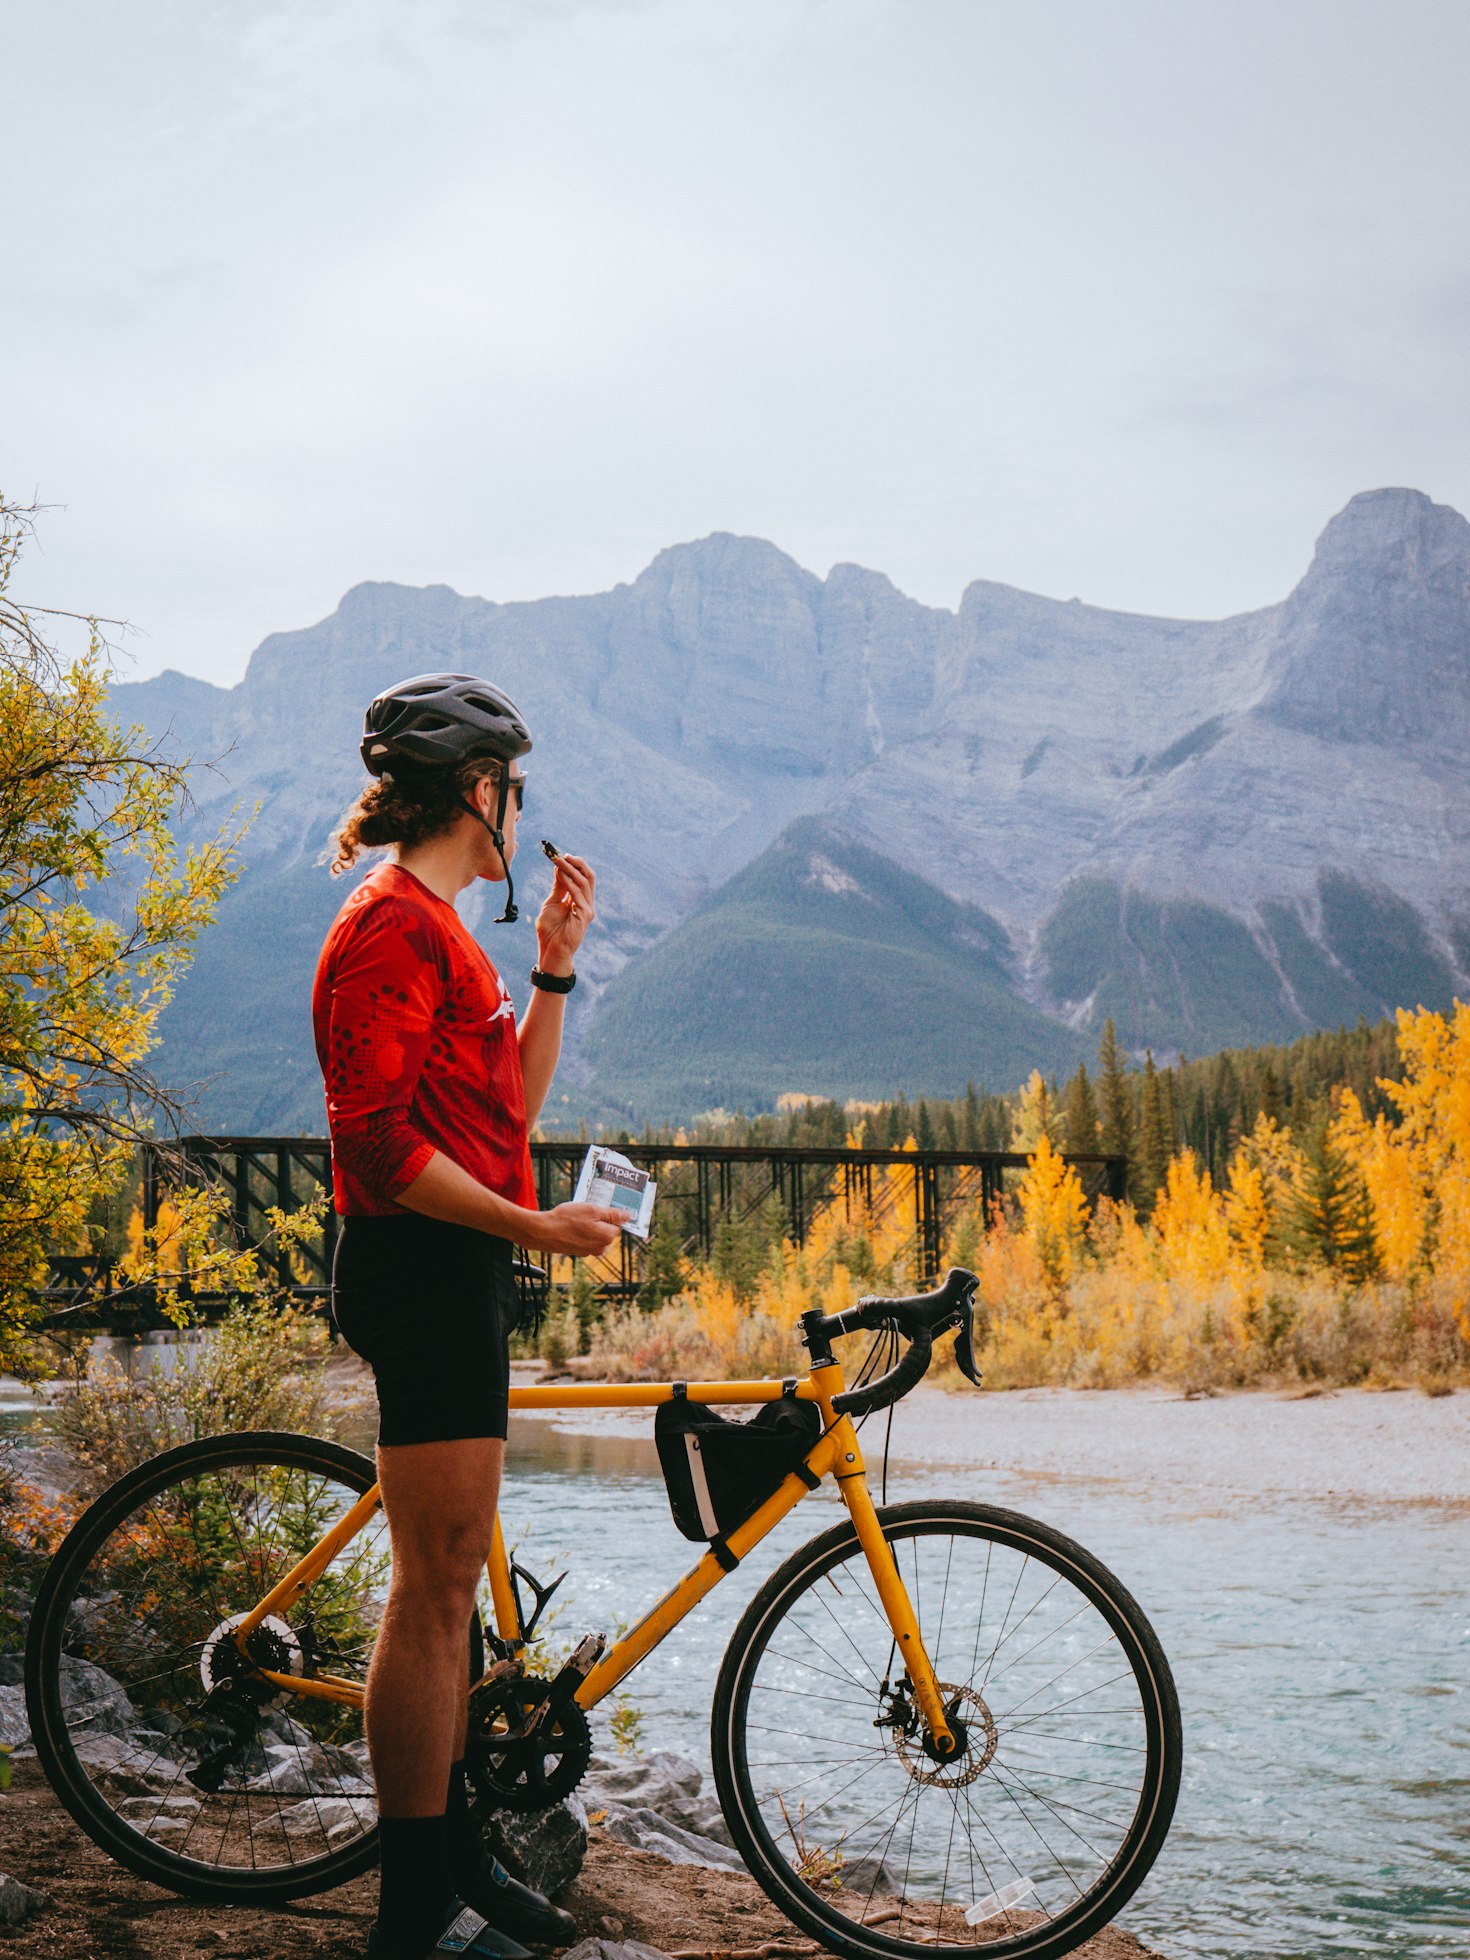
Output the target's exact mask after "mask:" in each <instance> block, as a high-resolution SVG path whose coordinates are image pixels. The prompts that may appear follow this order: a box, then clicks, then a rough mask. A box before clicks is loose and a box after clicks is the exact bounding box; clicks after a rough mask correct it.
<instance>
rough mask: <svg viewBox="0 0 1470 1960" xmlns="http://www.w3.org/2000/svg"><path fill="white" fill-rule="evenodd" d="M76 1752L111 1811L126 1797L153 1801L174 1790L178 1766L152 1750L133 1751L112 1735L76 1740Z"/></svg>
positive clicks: (85, 1737)
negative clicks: (110, 1806) (148, 1798)
mask: <svg viewBox="0 0 1470 1960" xmlns="http://www.w3.org/2000/svg"><path fill="white" fill-rule="evenodd" d="M162 1739H163V1738H162V1737H154V1738H153V1740H155V1741H161V1740H162ZM75 1748H76V1753H77V1760H78V1761H79V1762H80V1763H81V1765H82V1767H83V1768H84V1769H85V1770H86V1772H87V1775H88V1777H89V1778H90V1779H91V1781H92V1782H93V1783H94V1784H95V1785H96V1786H97V1789H98V1790H99V1791H100V1792H101V1794H102V1795H103V1796H104V1797H105V1798H106V1799H107V1801H108V1802H109V1803H110V1804H112V1805H113V1806H114V1808H116V1807H117V1806H119V1805H120V1804H121V1803H122V1802H123V1801H124V1799H126V1798H128V1797H151V1798H155V1799H156V1798H158V1797H161V1796H164V1795H166V1794H168V1793H170V1792H171V1791H173V1790H174V1789H175V1788H176V1787H177V1784H178V1779H179V1766H178V1764H177V1763H176V1762H175V1761H174V1760H173V1758H172V1757H171V1756H161V1755H160V1754H159V1753H158V1751H157V1750H155V1749H149V1748H133V1747H132V1746H131V1745H130V1744H129V1743H127V1742H124V1741H123V1740H122V1739H121V1737H119V1736H115V1735H86V1734H83V1735H81V1736H79V1737H78V1738H77V1739H76V1743H75Z"/></svg>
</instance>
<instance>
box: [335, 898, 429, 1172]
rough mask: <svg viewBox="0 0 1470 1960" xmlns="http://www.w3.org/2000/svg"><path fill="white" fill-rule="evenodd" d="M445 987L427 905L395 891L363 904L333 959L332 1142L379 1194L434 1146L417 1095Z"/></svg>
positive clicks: (348, 1167) (347, 1165)
mask: <svg viewBox="0 0 1470 1960" xmlns="http://www.w3.org/2000/svg"><path fill="white" fill-rule="evenodd" d="M443 991H444V967H443V958H442V949H441V948H440V947H439V946H437V945H436V944H435V943H434V935H433V932H432V929H431V927H430V926H429V923H428V921H427V920H426V919H425V918H424V916H423V914H422V913H421V912H419V911H418V910H417V909H416V908H415V907H412V906H409V905H404V904H401V903H398V902H395V901H393V900H381V901H379V902H378V903H377V904H374V905H369V906H365V907H364V908H363V910H362V912H361V913H360V914H359V916H358V918H357V919H356V920H355V922H354V925H353V929H352V931H351V932H350V933H349V934H347V935H346V937H345V940H344V943H343V944H342V946H341V947H340V948H339V950H338V955H337V959H336V961H335V964H334V969H333V973H332V977H331V1002H330V1009H329V1019H328V1028H327V1050H326V1055H325V1057H324V1069H325V1074H326V1089H327V1116H328V1121H329V1123H330V1127H331V1132H332V1148H333V1151H334V1153H335V1155H336V1156H337V1158H338V1159H339V1160H340V1162H341V1164H342V1167H343V1169H344V1170H345V1171H346V1172H347V1173H348V1174H349V1176H350V1177H351V1178H352V1179H353V1180H354V1181H355V1182H356V1183H358V1184H359V1185H362V1186H364V1187H365V1188H366V1189H367V1190H368V1191H370V1192H372V1193H373V1194H374V1195H375V1196H378V1197H381V1198H387V1199H392V1198H396V1197H397V1195H398V1193H399V1192H400V1191H402V1190H405V1189H406V1188H407V1186H409V1185H410V1184H412V1183H413V1181H414V1179H415V1178H416V1177H417V1176H418V1175H419V1173H420V1172H421V1171H422V1170H423V1169H424V1166H425V1165H426V1164H427V1163H428V1161H429V1159H430V1158H431V1157H432V1156H433V1155H434V1149H435V1146H434V1145H433V1144H432V1143H431V1142H430V1141H429V1139H428V1138H427V1137H426V1136H425V1135H424V1133H423V1131H422V1130H420V1129H419V1128H418V1127H417V1126H416V1124H415V1122H414V1119H413V1100H414V1092H415V1090H416V1089H417V1087H418V1082H419V1077H420V1075H421V1074H422V1072H423V1067H424V1062H425V1059H426V1057H427V1055H428V1052H429V1043H430V1040H431V1039H432V1032H433V1024H434V1016H435V1013H436V1011H437V1009H438V1007H439V1003H440V1000H441V998H442V996H443Z"/></svg>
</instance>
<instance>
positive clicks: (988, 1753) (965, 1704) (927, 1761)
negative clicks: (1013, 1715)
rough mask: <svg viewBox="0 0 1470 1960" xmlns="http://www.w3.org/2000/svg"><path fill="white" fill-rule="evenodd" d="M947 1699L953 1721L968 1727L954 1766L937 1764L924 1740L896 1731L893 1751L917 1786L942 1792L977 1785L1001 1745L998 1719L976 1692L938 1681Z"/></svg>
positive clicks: (946, 1707) (946, 1711)
mask: <svg viewBox="0 0 1470 1960" xmlns="http://www.w3.org/2000/svg"><path fill="white" fill-rule="evenodd" d="M935 1686H936V1687H937V1688H938V1689H939V1692H940V1694H941V1695H943V1697H944V1712H945V1714H946V1716H948V1717H949V1719H950V1720H951V1721H953V1720H954V1719H955V1718H956V1717H959V1718H960V1719H961V1720H962V1721H963V1723H964V1727H965V1745H964V1747H963V1749H962V1750H961V1751H960V1753H959V1755H957V1756H956V1757H955V1759H954V1761H953V1762H950V1763H937V1762H935V1760H934V1759H933V1757H932V1756H930V1755H928V1754H927V1753H926V1752H925V1749H924V1746H923V1741H922V1737H921V1736H908V1735H905V1734H904V1733H903V1731H902V1730H901V1729H897V1728H895V1729H894V1730H893V1731H892V1734H893V1747H894V1749H895V1751H896V1752H897V1754H898V1759H899V1761H900V1762H901V1763H902V1764H903V1766H904V1768H905V1769H906V1770H907V1771H908V1773H909V1775H910V1776H911V1777H912V1778H913V1779H914V1781H915V1783H927V1784H931V1785H936V1786H937V1787H938V1788H939V1789H941V1790H960V1789H963V1788H964V1786H965V1785H966V1784H967V1783H973V1782H974V1781H975V1778H976V1777H977V1776H980V1775H983V1774H984V1772H985V1770H986V1769H988V1768H989V1766H990V1759H991V1757H992V1756H993V1755H994V1754H995V1751H996V1748H997V1746H998V1744H999V1742H1000V1735H999V1732H998V1731H997V1729H996V1726H995V1717H994V1716H993V1715H992V1714H991V1712H990V1710H989V1709H988V1708H987V1707H986V1705H985V1703H984V1701H983V1700H982V1699H981V1697H980V1696H979V1695H978V1694H976V1692H975V1690H974V1689H973V1688H962V1687H960V1686H958V1685H957V1684H956V1683H955V1682H953V1681H937V1682H936V1683H935Z"/></svg>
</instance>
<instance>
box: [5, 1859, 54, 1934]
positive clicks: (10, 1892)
mask: <svg viewBox="0 0 1470 1960" xmlns="http://www.w3.org/2000/svg"><path fill="white" fill-rule="evenodd" d="M50 1903H51V1901H50V1900H49V1899H48V1898H47V1897H46V1894H45V1893H44V1892H38V1891H37V1890H36V1889H35V1887H34V1886H32V1885H22V1884H21V1882H20V1880H19V1879H18V1878H7V1877H6V1876H5V1874H4V1872H0V1926H24V1925H25V1923H26V1921H27V1920H28V1919H34V1918H35V1916H36V1914H37V1913H38V1912H40V1911H42V1909H43V1908H44V1907H46V1906H48V1905H49V1904H50Z"/></svg>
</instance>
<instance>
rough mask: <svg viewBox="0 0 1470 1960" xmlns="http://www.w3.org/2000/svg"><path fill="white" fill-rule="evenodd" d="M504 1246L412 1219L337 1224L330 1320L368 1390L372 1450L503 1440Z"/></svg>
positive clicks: (508, 1312)
mask: <svg viewBox="0 0 1470 1960" xmlns="http://www.w3.org/2000/svg"><path fill="white" fill-rule="evenodd" d="M513 1256H514V1255H513V1253H512V1249H511V1245H510V1241H509V1240H508V1239H495V1238H491V1237H489V1236H488V1234H486V1233H484V1232H477V1231H475V1230H474V1229H473V1228H472V1227H471V1226H468V1225H446V1224H445V1223H444V1222H443V1220H441V1219H438V1218H425V1217H424V1216H423V1215H422V1214H421V1213H419V1212H401V1213H398V1214H395V1215H394V1216H392V1217H388V1218H369V1217H347V1218H343V1219H342V1220H341V1230H340V1234H339V1236H338V1239H337V1250H336V1254H335V1256H334V1258H333V1262H332V1312H333V1316H334V1318H335V1320H336V1323H337V1328H338V1331H339V1332H340V1333H341V1335H342V1338H343V1340H344V1341H346V1343H347V1345H348V1346H349V1347H350V1348H352V1349H353V1350H354V1351H355V1352H356V1353H358V1354H360V1355H361V1356H362V1358H363V1360H364V1361H366V1362H367V1363H368V1364H369V1366H370V1367H371V1368H372V1371H373V1375H374V1378H375V1379H376V1381H377V1384H378V1441H379V1443H381V1444H382V1445H383V1446H384V1447H385V1448H392V1447H393V1446H394V1445H395V1444H399V1443H451V1442H458V1441H460V1440H461V1439H462V1438H465V1437H469V1436H500V1437H503V1436H504V1435H505V1431H506V1422H507V1416H508V1411H509V1401H508V1397H509V1393H510V1349H509V1340H510V1330H511V1328H512V1327H513V1326H514V1325H515V1319H516V1296H515V1278H514V1275H513V1273H512V1271H511V1260H512V1257H513Z"/></svg>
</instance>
